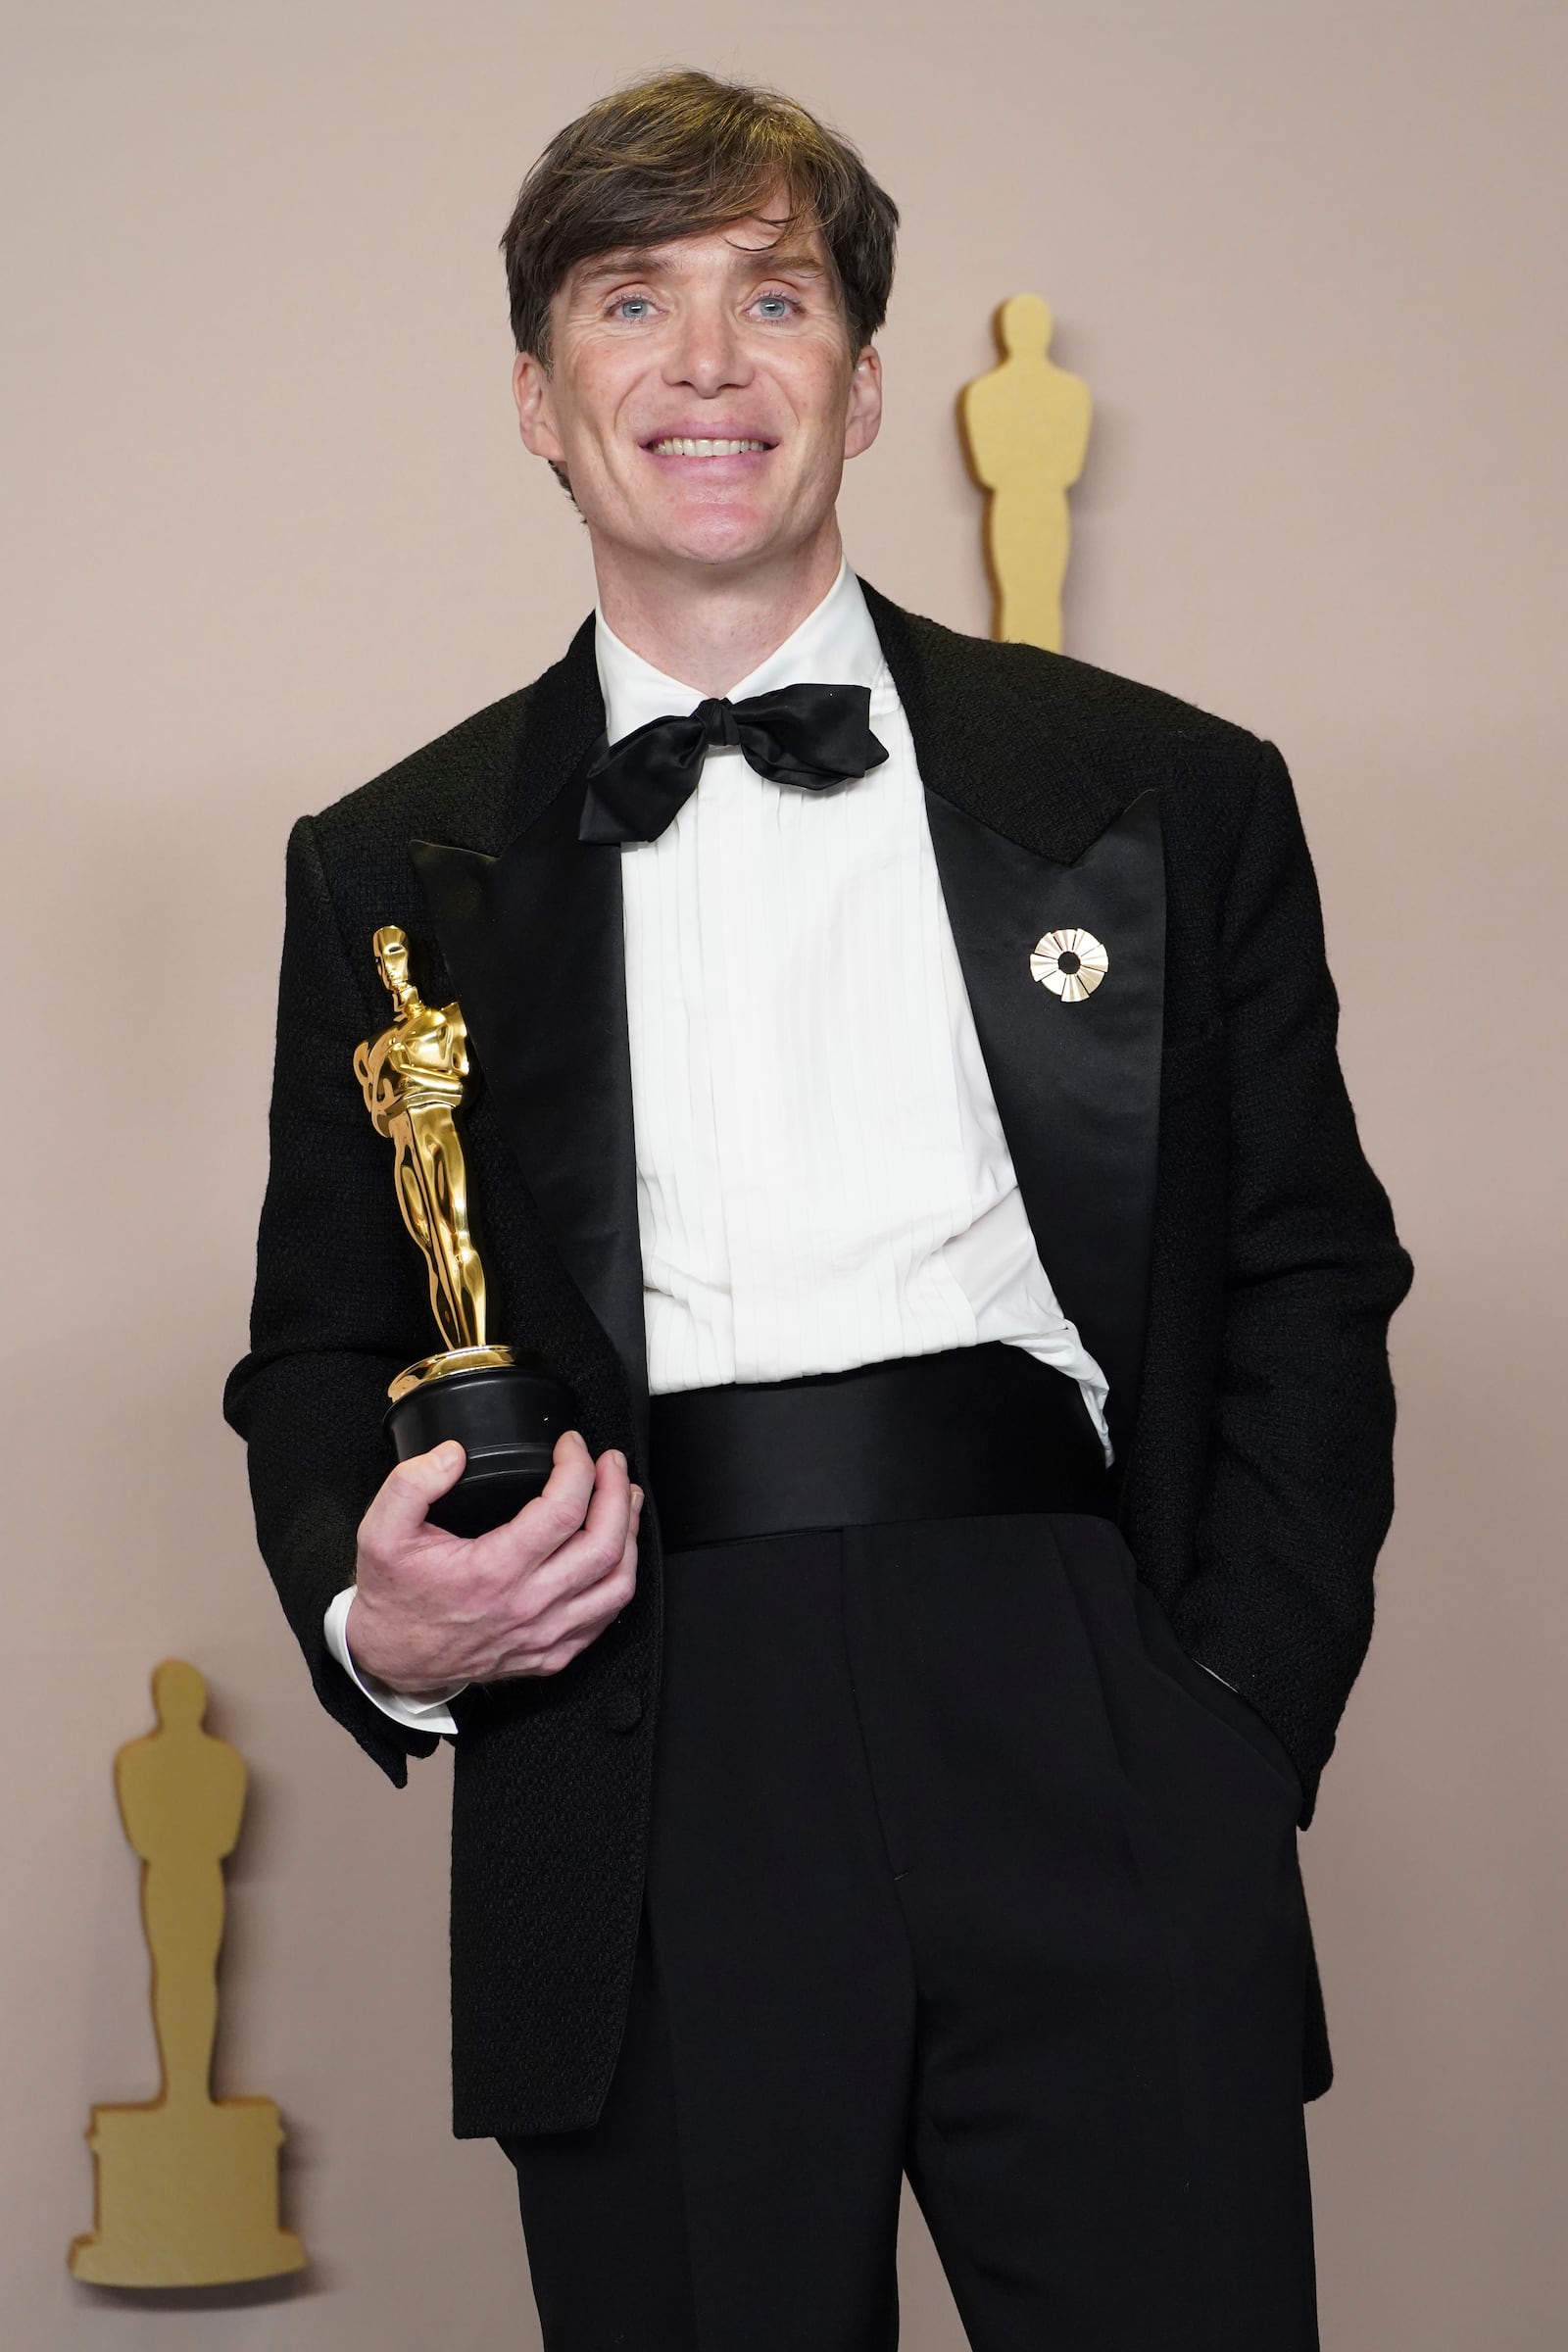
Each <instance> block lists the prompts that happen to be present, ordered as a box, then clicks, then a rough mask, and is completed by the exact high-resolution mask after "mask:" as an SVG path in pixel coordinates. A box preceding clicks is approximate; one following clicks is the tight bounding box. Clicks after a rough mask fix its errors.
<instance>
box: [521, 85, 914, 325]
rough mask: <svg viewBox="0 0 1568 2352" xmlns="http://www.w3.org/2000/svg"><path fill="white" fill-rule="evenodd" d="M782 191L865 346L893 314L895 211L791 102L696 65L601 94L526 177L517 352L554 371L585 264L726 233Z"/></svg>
mask: <svg viewBox="0 0 1568 2352" xmlns="http://www.w3.org/2000/svg"><path fill="white" fill-rule="evenodd" d="M780 186H782V187H783V188H784V189H785V190H786V191H787V194H788V197H789V203H790V212H791V219H792V221H793V220H797V219H801V220H807V221H813V222H814V223H815V225H816V226H817V227H818V228H819V229H820V230H821V232H822V240H823V242H824V244H825V245H826V247H827V249H828V253H829V255H830V256H831V258H832V262H833V267H834V269H835V270H836V271H837V273H838V282H839V292H840V295H841V296H842V299H843V303H844V313H845V320H846V323H847V325H848V328H849V334H850V343H851V348H852V350H853V351H855V352H859V351H860V350H861V349H862V348H863V347H864V345H865V344H866V343H868V342H869V341H870V339H871V337H872V336H873V335H874V334H875V333H876V331H877V329H878V327H879V326H880V325H881V324H882V320H883V319H884V317H885V316H886V314H887V307H888V292H889V289H890V287H891V286H892V283H893V253H894V241H895V237H896V235H897V231H898V225H899V211H898V207H897V205H896V204H895V203H894V202H893V199H892V197H891V196H889V195H888V194H887V193H886V192H885V191H884V190H883V189H882V188H879V187H878V186H877V183H876V181H875V180H874V179H873V178H872V177H871V174H870V172H867V170H866V168H865V166H864V164H863V163H861V161H860V158H859V156H858V153H857V152H856V150H855V148H853V147H852V146H851V145H850V143H849V141H848V140H847V139H843V138H840V137H839V135H838V133H837V132H836V131H831V130H828V129H826V128H824V126H823V125H822V124H821V123H818V122H817V120H816V118H815V116H814V115H809V114H808V113H807V111H806V109H805V107H803V106H797V105H796V104H795V102H794V100H793V99H790V98H783V97H780V96H779V95H778V93H777V92H776V91H774V90H762V89H753V88H750V87H748V86H747V85H746V84H744V83H737V82H725V81H716V80H715V79H714V78H713V76H712V74H711V73H697V72H695V71H691V70H686V71H682V72H678V73H661V74H659V75H657V76H656V77H655V78H654V79H653V80H651V81H641V82H638V83H636V84H635V85H634V86H633V87H632V88H630V89H625V90H617V91H616V92H615V93H614V94H613V96H611V97H609V98H602V99H601V100H600V101H599V104H598V105H597V106H591V107H590V108H589V109H588V112H587V113H586V114H585V115H579V116H578V118H577V120H576V122H575V123H568V124H567V125H566V127H565V129H564V130H562V131H558V132H557V134H556V136H555V137H554V138H553V139H552V140H551V142H550V144H549V146H548V147H547V148H546V149H545V151H544V153H543V155H542V156H540V158H539V160H538V162H537V163H536V164H535V165H534V167H533V169H532V171H531V172H529V173H528V176H527V178H526V179H525V180H524V181H523V183H522V186H521V188H520V189H519V190H518V193H517V201H516V204H515V207H514V208H513V214H512V219H511V220H510V221H508V222H507V228H506V234H505V235H504V236H503V238H502V240H501V250H502V252H503V254H504V255H505V256H506V263H507V288H508V292H509V295H510V297H511V305H512V332H513V335H514V337H515V341H516V346H517V349H518V350H519V351H526V352H531V353H532V354H533V356H534V358H535V359H537V360H539V361H540V362H541V363H542V364H543V365H544V366H545V367H548V366H549V365H550V304H551V300H552V298H553V296H554V295H555V294H556V293H557V291H558V290H559V288H560V287H561V285H562V284H563V283H564V279H565V277H566V274H567V272H568V271H569V270H572V269H573V268H574V267H575V265H576V264H577V263H578V262H581V261H586V260H587V259H588V258H589V256H590V255H592V254H596V253H608V252H610V251H611V250H613V248H614V247H615V246H618V245H656V244H662V243H663V242H664V241H665V240H667V239H669V238H672V237H685V236H698V235H701V234H703V233H704V232H705V231H707V230H709V229H714V228H725V227H727V226H728V225H729V224H730V222H731V221H744V220H746V219H748V218H749V217H750V216H751V215H752V214H753V213H754V212H755V210H756V208H757V206H758V205H760V204H761V203H762V202H763V201H764V200H765V199H766V198H767V197H768V195H769V194H771V193H772V192H773V191H774V190H775V189H777V188H779V187H780Z"/></svg>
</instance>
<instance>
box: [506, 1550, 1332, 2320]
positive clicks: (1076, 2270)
mask: <svg viewBox="0 0 1568 2352" xmlns="http://www.w3.org/2000/svg"><path fill="white" fill-rule="evenodd" d="M666 1580H667V1598H666V1617H665V1634H664V1667H663V1690H662V1713H661V1720H660V1726H659V1732H658V1743H657V1748H656V1765H655V1788H654V1810H653V1830H652V1840H651V1847H650V1853H649V1865H648V1877H647V1884H646V1895H645V1902H644V1911H643V1923H642V1936H641V1939H640V1942H639V1946H638V1952H637V1959H636V1967H635V1974H634V1980H633V1987H632V1997H631V2006H630V2012H629V2015H628V2019H627V2024H626V2033H625V2039H624V2042H623V2045H622V2048H621V2052H620V2056H619V2060H618V2063H617V2067H616V2071H615V2075H614V2079H613V2083H612V2086H611V2091H610V2095H609V2099H608V2102H607V2104H606V2107H605V2110H604V2112H603V2114H602V2116H601V2117H600V2120H599V2122H598V2124H597V2125H596V2126H595V2127H594V2128H593V2129H592V2130H590V2131H582V2132H562V2133H553V2134H546V2135H543V2136H539V2137H534V2138H528V2139H520V2140H515V2141H510V2142H505V2143H503V2144H504V2145H505V2146H506V2149H507V2153H508V2155H509V2156H510V2157H511V2159H512V2161H513V2163H514V2165H515V2168H516V2175H517V2184H518V2193H519V2201H520V2205H521V2212H522V2222H523V2229H524V2231H525V2235H526V2240H527V2248H528V2258H529V2264H530V2269H531V2273H532V2278H533V2284H534V2291H535V2295H536V2299H537V2302H538V2306H539V2312H540V2318H541V2323H542V2327H543V2331H544V2341H545V2345H546V2347H547V2352H610V2347H612V2346H614V2347H622V2348H625V2352H889V2348H890V2347H892V2346H894V2345H896V2343H897V2341H898V2303H897V2290H896V2283H895V2246H896V2234H897V2222H898V2211H899V2198H900V2185H901V2174H903V2173H905V2172H907V2175H908V2178H909V2180H910V2183H911V2186H912V2188H913V2190H914V2193H915V2195H916V2196H917V2198H918V2200H919V2203H920V2206H921V2209H922V2211H923V2213H924V2215H925V2218H926V2221H927V2224H928V2226H929V2228H930V2230H931V2235H932V2238H933V2240H934V2242H935V2244H936V2248H937V2251H938V2253H939V2255H940V2257H941V2260H942V2263H943V2267H944V2269H945V2271H946V2273H947V2277H948V2278H949V2281H950V2283H951V2285H952V2289H953V2294H954V2298H955V2300H956V2305H957V2308H958V2310H959V2313H960V2314H961V2316H962V2319H963V2324H964V2327H965V2328H966V2330H967V2333H968V2337H969V2341H970V2344H971V2345H972V2346H973V2347H974V2352H1311V2348H1312V2347H1314V2346H1315V2345H1316V2343H1317V2330H1316V2324H1315V2318H1314V2301H1315V2298H1314V2287H1313V2266H1312V2237H1311V2211H1310V2197H1309V2189H1308V2181H1307V2167H1306V2152H1305V2137H1304V2130H1303V2119H1302V2107H1301V2024H1302V2009H1303V1998H1304V1972H1305V1967H1306V1951H1307V1929H1306V1914H1305V1906H1304V1901H1303V1897H1302V1891H1301V1884H1300V1878H1299V1868H1298V1862H1297V1852H1296V1831H1295V1821H1296V1814H1297V1808H1298V1802H1299V1789H1298V1784H1297V1780H1296V1776H1295V1773H1294V1771H1293V1769H1292V1766H1291V1764H1290V1761H1289V1759H1288V1757H1287V1756H1286V1754H1285V1751H1284V1750H1283V1748H1282V1747H1280V1745H1279V1744H1278V1742H1277V1741H1276V1740H1275V1739H1274V1736H1273V1734H1272V1733H1271V1732H1270V1731H1269V1730H1268V1728H1267V1726H1266V1725H1265V1724H1264V1723H1263V1721H1262V1719H1261V1718H1260V1717H1259V1716H1257V1715H1256V1714H1255V1712H1254V1711H1253V1710H1252V1709H1251V1708H1250V1706H1249V1705H1248V1704H1247V1702H1246V1701H1245V1700H1243V1699H1241V1698H1240V1697H1238V1696H1236V1695H1235V1694H1233V1693H1232V1692H1231V1691H1229V1690H1228V1689H1227V1687H1226V1686H1224V1685H1223V1684H1221V1683H1219V1682H1217V1681H1215V1680H1214V1679H1213V1678H1212V1677H1211V1676H1208V1675H1206V1674H1205V1673H1204V1672H1203V1671H1202V1669H1201V1668H1200V1667H1198V1666H1196V1665H1195V1664H1193V1663H1192V1661H1190V1660H1189V1659H1188V1658H1187V1657H1186V1656H1185V1655H1184V1653H1183V1652H1182V1650H1181V1649H1180V1647H1179V1646H1178V1644H1177V1642H1176V1641H1175V1639H1174V1637H1173V1635H1172V1634H1171V1632H1170V1629H1169V1626H1168V1624H1167V1622H1166V1620H1165V1619H1164V1617H1163V1615H1162V1613H1161V1612H1160V1610H1159V1609H1158V1607H1157V1605H1156V1604H1155V1602H1154V1600H1153V1598H1152V1595H1151V1594H1150V1593H1148V1591H1147V1589H1146V1588H1145V1587H1144V1586H1143V1585H1142V1584H1141V1583H1140V1582H1139V1580H1138V1578H1137V1575H1136V1572H1135V1568H1134V1563H1133V1560H1132V1557H1131V1555H1130V1553H1129V1551H1128V1549H1127V1547H1126V1544H1125V1543H1124V1542H1123V1540H1122V1538H1121V1536H1120V1535H1119V1533H1118V1532H1117V1530H1116V1528H1115V1526H1114V1525H1113V1523H1112V1522H1111V1521H1109V1520H1108V1519H1104V1518H1097V1517H1090V1516H1087V1515H1076V1514H1073V1515H1067V1514H1060V1515H1058V1514H1051V1513H1026V1514H1018V1515H1012V1516H1005V1517H987V1518H970V1519H942V1520H928V1521H923V1522H910V1523H906V1524H887V1525H877V1526H860V1527H850V1528H844V1529H841V1530H837V1531H832V1532H828V1533H813V1534H805V1535H785V1536H771V1537H764V1538H760V1539H756V1540H753V1541H750V1542H745V1543H736V1544H712V1545H709V1546H707V1547H705V1548H700V1549H694V1550H689V1551H686V1552H677V1553H674V1554H672V1555H671V1556H670V1557H669V1559H668V1560H667V1563H666Z"/></svg>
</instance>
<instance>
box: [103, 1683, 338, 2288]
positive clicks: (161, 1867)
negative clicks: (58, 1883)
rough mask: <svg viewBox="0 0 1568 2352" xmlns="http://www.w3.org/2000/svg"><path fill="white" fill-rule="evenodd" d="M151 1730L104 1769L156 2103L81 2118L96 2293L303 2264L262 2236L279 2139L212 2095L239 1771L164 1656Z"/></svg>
mask: <svg viewBox="0 0 1568 2352" xmlns="http://www.w3.org/2000/svg"><path fill="white" fill-rule="evenodd" d="M153 1704H154V1706H155V1708H156V1710H157V1714H158V1729H157V1730H156V1731H155V1732H151V1733H149V1734H148V1735H147V1737H146V1738H145V1739H142V1740H131V1741H130V1742H129V1744H128V1745H127V1746H125V1747H123V1748H122V1749H121V1750H120V1752H119V1754H118V1755H117V1756H116V1758H115V1789H116V1793H117V1795H118V1796H119V1799H120V1816H121V1819H122V1821H123V1823H124V1826H125V1836H126V1837H127V1838H129V1840H130V1842H131V1844H132V1846H134V1848H135V1850H136V1852H137V1853H138V1854H140V1856H141V1859H142V1881H141V1911H142V1923H143V1926H144V1927H145V1929H146V1933H147V1948H148V1951H149V1953H150V1954H151V1957H152V2008H153V2025H154V2029H155V2032H156V2034H157V2036H158V2054H159V2058H160V2061H161V2063H162V2069H163V2083H162V2086H161V2088H160V2090H159V2093H158V2096H157V2098H156V2099H146V2100H142V2101H140V2102H138V2103H136V2104H134V2105H129V2106H121V2107H95V2108H94V2109H93V2111H92V2128H91V2130H90V2131H89V2132H88V2134H87V2142H88V2145H89V2146H90V2147H91V2149H92V2152H93V2155H94V2157H95V2159H96V2174H97V2188H98V2199H97V2206H98V2209H97V2226H96V2228H94V2229H92V2230H90V2231H89V2232H88V2233H87V2235H86V2236H84V2237H78V2238H76V2239H75V2240H74V2241H73V2245H72V2248H71V2268H72V2270H73V2273H74V2274H75V2276H76V2277H77V2278H85V2279H88V2280H90V2281H91V2282H92V2283H93V2284H94V2285H97V2286H149V2287H152V2286H225V2285H230V2284H233V2283H234V2282H236V2281H238V2280H241V2279H248V2278H279V2277H281V2276H282V2275H283V2274H284V2273H285V2272H288V2271H297V2270H300V2269H301V2268H303V2266H304V2262H305V2249H304V2247H303V2246H302V2245H301V2243H300V2241H299V2239H298V2238H297V2237H296V2236H295V2234H294V2232H293V2230H292V2229H280V2228H279V2227H278V2219H277V2151H278V2148H279V2147H280V2145H281V2144H282V2139H283V2128H282V2125H281V2124H280V2122H279V2121H278V2113H277V2109H276V2107H275V2106H274V2105H273V2103H272V2101H271V2100H270V2099H257V2098H249V2099H214V2097H213V2095H212V2089H211V2077H212V2065H213V2041H214V2037H215V2035H216V2034H217V2031H218V1952H219V1946H220V1944H221V1941H222V1937H223V1857H224V1856H225V1855H226V1854H229V1853H231V1852H232V1851H233V1848H234V1844H235V1841H236V1839H237V1838H238V1837H239V1826H240V1817H241V1815H242V1814H243V1812H244V1809H245V1765H244V1761H243V1759H242V1758H241V1757H240V1756H239V1755H238V1754H237V1753H236V1752H235V1750H234V1749H233V1748H232V1747H230V1746H229V1745H228V1743H227V1741H226V1740H216V1739H214V1738H213V1737H212V1735H211V1734H210V1733H208V1732H204V1731H203V1729H202V1719H203V1717H204V1716H205V1714H206V1712H207V1686H206V1684H205V1683H204V1682H203V1680H202V1678H201V1676H200V1675H199V1674H198V1673H197V1671H196V1669H195V1667H194V1666H187V1665H185V1664H183V1662H182V1661H181V1660H180V1659H178V1658H168V1659H166V1660H165V1662H164V1663H163V1665H161V1666H160V1667H159V1668H158V1669H157V1671H156V1673H155V1674H154V1676H153Z"/></svg>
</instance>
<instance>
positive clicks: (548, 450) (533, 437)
mask: <svg viewBox="0 0 1568 2352" xmlns="http://www.w3.org/2000/svg"><path fill="white" fill-rule="evenodd" d="M512 396H513V398H514V400H515V402H516V404H517V429H518V431H519V432H520V433H521V435H522V445H523V447H524V449H527V450H531V451H532V453H533V455H534V456H535V457H536V458H547V459H549V460H550V462H551V463H552V464H553V465H557V466H563V465H564V464H565V460H566V452H565V449H564V446H563V444H562V439H561V429H560V427H559V425H558V424H557V422H556V404H555V394H554V390H553V387H552V385H551V381H550V377H549V374H548V372H547V371H546V369H545V368H543V367H542V366H541V365H540V363H539V361H538V360H536V359H535V357H534V355H533V353H532V352H531V351H519V352H518V354H517V359H516V365H515V367H514V368H513V370H512Z"/></svg>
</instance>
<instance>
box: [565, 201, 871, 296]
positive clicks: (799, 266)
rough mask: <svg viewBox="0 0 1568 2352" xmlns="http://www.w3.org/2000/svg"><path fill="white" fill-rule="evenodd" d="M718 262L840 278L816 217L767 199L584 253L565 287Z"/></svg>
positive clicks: (688, 272) (670, 273)
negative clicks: (735, 216)
mask: <svg viewBox="0 0 1568 2352" xmlns="http://www.w3.org/2000/svg"><path fill="white" fill-rule="evenodd" d="M714 268H717V269H719V270H725V271H730V272H734V273H735V274H737V275H743V274H745V273H747V272H755V271H756V270H759V269H760V270H776V271H778V272H779V273H780V274H781V275H782V274H789V275H792V276H797V277H820V278H822V279H823V280H824V281H825V282H826V283H828V284H830V285H831V284H833V283H834V281H835V271H834V269H833V263H832V259H831V256H830V255H829V253H828V249H827V243H826V240H825V239H824V237H823V235H822V232H821V229H820V228H819V227H818V226H817V224H816V222H815V221H812V220H811V219H809V217H808V216H806V215H801V216H798V217H797V218H796V219H795V220H794V221H791V220H790V218H789V215H788V211H787V209H786V208H785V207H784V206H783V205H782V204H780V205H777V206H774V205H772V204H767V205H765V206H764V208H763V209H762V210H761V211H760V212H756V213H747V214H744V215H743V216H742V217H741V218H740V219H739V220H735V221H725V222H723V223H722V224H721V225H720V226H719V227H717V228H703V229H694V230H692V231H691V232H689V233H688V234H687V235H685V236H680V237H658V238H651V239H646V240H645V239H638V238H630V239H627V240H626V241H624V242H621V243H617V244H614V245H611V246H607V247H606V248H605V250H604V251H603V252H600V253H590V254H585V255H584V256H583V258H582V259H581V260H580V261H578V262H574V263H573V264H572V266H571V268H570V269H569V270H567V272H566V275H565V278H564V281H563V285H562V291H563V292H566V293H572V292H576V291H578V290H580V289H584V288H591V287H593V286H596V285H598V284H601V283H602V282H603V281H605V280H606V279H609V278H616V277H624V276H629V275H638V276H643V275H646V276H654V275H659V276H666V277H681V276H693V275H696V274H697V273H698V272H699V271H703V272H706V271H709V270H713V269H714Z"/></svg>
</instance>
